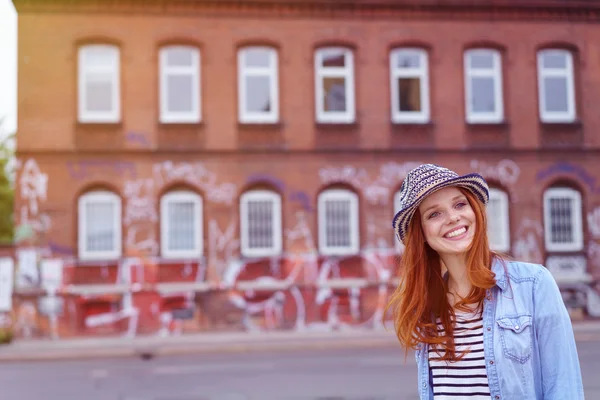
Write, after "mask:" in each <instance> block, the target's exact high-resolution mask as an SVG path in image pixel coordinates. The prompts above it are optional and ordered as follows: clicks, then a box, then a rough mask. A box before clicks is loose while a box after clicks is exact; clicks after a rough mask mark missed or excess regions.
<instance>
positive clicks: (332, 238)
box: [325, 200, 351, 247]
mask: <svg viewBox="0 0 600 400" xmlns="http://www.w3.org/2000/svg"><path fill="white" fill-rule="evenodd" d="M325 224H326V225H325V226H326V232H325V235H326V244H327V247H350V245H351V243H350V201H348V200H327V201H326V202H325Z"/></svg>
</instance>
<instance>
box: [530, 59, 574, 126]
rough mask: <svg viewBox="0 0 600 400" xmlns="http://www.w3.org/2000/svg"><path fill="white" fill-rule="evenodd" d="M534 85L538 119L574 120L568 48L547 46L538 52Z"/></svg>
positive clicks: (545, 120)
mask: <svg viewBox="0 0 600 400" xmlns="http://www.w3.org/2000/svg"><path fill="white" fill-rule="evenodd" d="M538 89H539V107H540V119H541V120H542V122H573V121H574V120H575V90H574V88H573V57H572V55H571V53H570V52H569V51H566V50H558V49H550V50H542V51H540V52H539V53H538Z"/></svg>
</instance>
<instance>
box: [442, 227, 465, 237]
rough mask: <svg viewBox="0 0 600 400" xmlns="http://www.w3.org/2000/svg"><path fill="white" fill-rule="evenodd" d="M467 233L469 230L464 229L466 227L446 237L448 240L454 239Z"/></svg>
mask: <svg viewBox="0 0 600 400" xmlns="http://www.w3.org/2000/svg"><path fill="white" fill-rule="evenodd" d="M466 231H467V228H464V227H463V228H460V229H457V230H455V231H452V232H450V233H448V234H447V235H446V237H448V238H453V237H455V236H459V235H462V234H463V233H465V232H466Z"/></svg>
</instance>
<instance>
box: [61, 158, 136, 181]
mask: <svg viewBox="0 0 600 400" xmlns="http://www.w3.org/2000/svg"><path fill="white" fill-rule="evenodd" d="M67 171H68V172H69V176H70V177H71V178H73V179H75V180H82V179H88V178H91V177H93V176H98V175H103V174H106V173H107V172H109V173H116V174H118V175H119V176H126V175H127V176H129V177H130V178H134V179H135V177H136V169H135V163H133V162H131V161H110V160H82V161H67Z"/></svg>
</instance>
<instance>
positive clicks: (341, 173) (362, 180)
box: [319, 162, 421, 205]
mask: <svg viewBox="0 0 600 400" xmlns="http://www.w3.org/2000/svg"><path fill="white" fill-rule="evenodd" d="M420 164H421V163H420V162H406V163H403V164H398V163H395V162H388V163H385V164H384V165H382V166H381V167H380V168H379V175H378V176H377V178H375V179H373V180H372V179H371V178H370V177H369V173H368V172H367V171H366V169H364V168H356V167H353V166H344V167H325V168H321V170H320V171H319V176H320V178H321V182H323V183H324V184H325V185H329V184H332V183H348V184H350V185H351V186H353V187H354V188H356V189H360V190H361V191H362V193H363V195H364V197H365V199H367V201H368V202H369V203H371V204H375V205H386V204H387V203H388V200H389V198H390V190H392V189H393V188H395V187H397V186H399V184H400V182H402V181H403V180H404V178H405V177H406V174H408V172H409V171H410V170H411V169H413V168H415V167H417V166H419V165H420Z"/></svg>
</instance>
